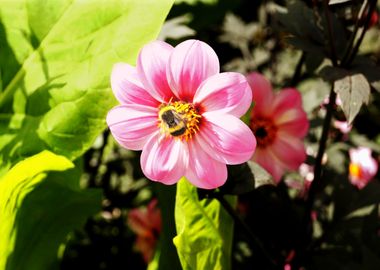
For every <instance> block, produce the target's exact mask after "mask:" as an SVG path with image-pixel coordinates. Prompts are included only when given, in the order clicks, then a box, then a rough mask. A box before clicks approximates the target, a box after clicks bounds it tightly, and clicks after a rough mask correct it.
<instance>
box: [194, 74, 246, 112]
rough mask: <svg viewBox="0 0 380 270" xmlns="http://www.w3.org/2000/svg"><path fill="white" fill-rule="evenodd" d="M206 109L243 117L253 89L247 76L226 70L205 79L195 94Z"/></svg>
mask: <svg viewBox="0 0 380 270" xmlns="http://www.w3.org/2000/svg"><path fill="white" fill-rule="evenodd" d="M193 102H194V103H201V104H202V108H203V109H204V110H205V111H218V112H219V113H229V114H232V115H234V116H236V117H241V116H242V115H243V114H244V113H245V112H246V111H247V110H248V109H249V106H250V105H251V102H252V91H251V88H250V87H249V85H248V82H247V80H246V78H245V77H244V76H243V75H241V74H239V73H235V72H224V73H220V74H216V75H213V76H211V77H209V78H208V79H207V80H205V81H204V82H203V83H202V84H201V86H200V87H199V88H198V90H197V92H196V93H195V96H194V101H193Z"/></svg>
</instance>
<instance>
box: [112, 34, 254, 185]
mask: <svg viewBox="0 0 380 270" xmlns="http://www.w3.org/2000/svg"><path fill="white" fill-rule="evenodd" d="M111 86H112V90H113V92H114V94H115V96H116V98H117V99H118V101H119V102H120V103H121V105H119V106H116V107H115V108H113V109H112V110H111V111H110V112H109V113H108V115H107V124H108V126H109V128H110V130H111V132H112V134H113V136H114V138H115V139H116V140H117V141H118V142H119V144H121V145H122V146H124V147H125V148H127V149H131V150H142V154H141V160H140V161H141V168H142V171H143V172H144V174H145V175H146V176H147V177H148V178H149V179H151V180H153V181H158V182H161V183H164V184H168V185H170V184H174V183H176V182H177V181H178V180H179V179H180V178H181V177H182V176H185V177H186V178H187V179H188V180H189V181H190V182H191V183H193V184H194V185H195V186H197V187H200V188H205V189H212V188H217V187H219V186H221V185H223V184H224V183H225V181H226V179H227V168H226V164H239V163H243V162H245V161H247V160H249V159H250V158H251V157H252V155H253V152H254V150H255V148H256V139H255V137H254V135H253V134H252V131H251V130H250V129H249V127H248V126H246V125H245V124H244V123H243V122H242V121H241V120H240V119H239V117H241V116H242V115H243V114H244V113H245V112H246V111H247V110H248V108H249V106H250V104H251V98H252V92H251V89H250V87H249V84H248V82H247V80H246V78H245V77H244V76H243V75H241V74H239V73H235V72H224V73H219V59H218V57H217V55H216V53H215V52H214V50H213V49H212V48H211V47H210V46H209V45H207V44H206V43H204V42H201V41H199V40H187V41H184V42H182V43H180V44H179V45H177V46H176V47H175V48H173V47H172V46H170V45H169V44H167V43H165V42H162V41H154V42H151V43H149V44H147V45H145V46H144V47H143V48H142V50H141V51H140V53H139V56H138V60H137V65H136V68H135V67H133V66H130V65H128V64H125V63H119V64H116V65H115V66H114V69H113V71H112V75H111Z"/></svg>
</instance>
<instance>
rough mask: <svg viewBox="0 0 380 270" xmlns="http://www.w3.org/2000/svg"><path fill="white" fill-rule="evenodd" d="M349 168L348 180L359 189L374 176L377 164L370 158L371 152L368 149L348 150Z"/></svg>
mask: <svg viewBox="0 0 380 270" xmlns="http://www.w3.org/2000/svg"><path fill="white" fill-rule="evenodd" d="M349 155H350V167H349V178H350V181H351V183H352V184H353V185H355V186H357V187H358V188H359V189H361V188H363V187H365V186H366V185H367V183H368V182H369V181H370V180H371V179H372V178H373V177H374V176H375V175H376V173H377V169H378V164H377V162H376V160H375V159H374V158H373V157H372V151H371V149H369V148H368V147H358V148H356V149H350V150H349Z"/></svg>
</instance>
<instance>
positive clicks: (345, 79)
mask: <svg viewBox="0 0 380 270" xmlns="http://www.w3.org/2000/svg"><path fill="white" fill-rule="evenodd" d="M320 75H321V76H322V78H324V79H325V80H327V81H330V82H332V83H334V91H335V92H336V93H337V94H338V96H339V97H340V99H341V100H342V110H343V112H344V115H345V116H346V118H347V121H348V123H349V124H351V123H352V121H353V120H354V119H355V117H356V115H357V114H358V113H359V111H360V108H361V106H362V105H363V103H365V104H368V102H369V96H370V94H371V87H370V85H369V83H368V80H367V79H366V77H365V76H364V75H363V74H361V73H357V72H355V71H349V70H345V69H343V68H338V67H331V66H325V67H324V68H322V69H321V71H320Z"/></svg>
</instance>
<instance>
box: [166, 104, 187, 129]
mask: <svg viewBox="0 0 380 270" xmlns="http://www.w3.org/2000/svg"><path fill="white" fill-rule="evenodd" d="M160 119H161V120H162V121H163V122H164V123H165V124H166V127H167V130H168V132H169V133H170V135H172V136H181V135H183V134H184V133H185V132H186V121H185V119H183V117H182V116H181V114H179V113H177V112H176V111H175V110H174V108H171V107H170V106H168V107H166V108H164V109H163V110H161V111H160Z"/></svg>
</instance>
